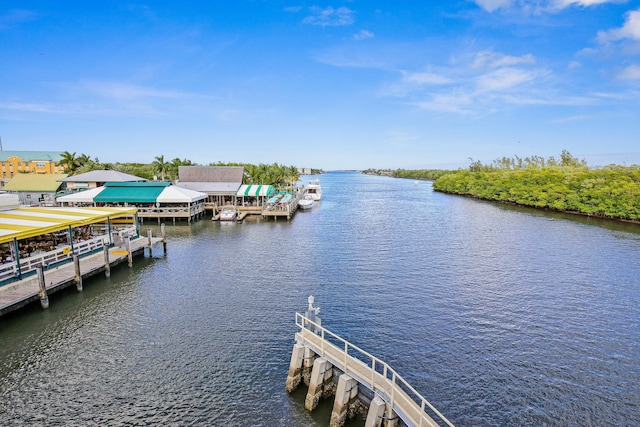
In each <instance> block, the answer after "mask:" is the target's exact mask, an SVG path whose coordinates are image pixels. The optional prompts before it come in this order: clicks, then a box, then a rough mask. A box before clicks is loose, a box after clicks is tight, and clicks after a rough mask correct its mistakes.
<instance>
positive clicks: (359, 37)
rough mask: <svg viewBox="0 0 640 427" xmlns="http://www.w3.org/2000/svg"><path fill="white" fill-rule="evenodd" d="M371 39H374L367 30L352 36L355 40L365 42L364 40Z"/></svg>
mask: <svg viewBox="0 0 640 427" xmlns="http://www.w3.org/2000/svg"><path fill="white" fill-rule="evenodd" d="M373 37H374V35H373V33H372V32H371V31H367V30H360V31H358V33H357V34H356V35H354V36H353V38H354V39H356V40H366V39H371V38H373Z"/></svg>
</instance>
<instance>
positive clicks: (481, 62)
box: [471, 51, 536, 68]
mask: <svg viewBox="0 0 640 427" xmlns="http://www.w3.org/2000/svg"><path fill="white" fill-rule="evenodd" d="M535 62H536V60H535V58H534V57H533V55H531V54H527V55H522V56H510V55H502V54H499V53H495V52H492V51H484V52H480V53H478V54H477V55H476V58H475V60H474V61H473V64H472V65H471V66H472V67H474V68H498V67H509V66H513V65H518V64H533V63H535Z"/></svg>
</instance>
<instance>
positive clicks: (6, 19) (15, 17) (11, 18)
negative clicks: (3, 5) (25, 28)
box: [0, 9, 38, 30]
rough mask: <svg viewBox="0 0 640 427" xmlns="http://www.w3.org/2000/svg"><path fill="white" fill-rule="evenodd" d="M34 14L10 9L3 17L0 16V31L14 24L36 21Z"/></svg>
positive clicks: (23, 10)
mask: <svg viewBox="0 0 640 427" xmlns="http://www.w3.org/2000/svg"><path fill="white" fill-rule="evenodd" d="M37 17H38V16H37V15H36V13H34V12H32V11H30V10H25V9H12V10H9V11H8V12H7V13H5V14H4V15H0V30H1V29H5V28H9V27H11V26H13V25H16V24H21V23H23V22H29V21H33V20H35V19H37Z"/></svg>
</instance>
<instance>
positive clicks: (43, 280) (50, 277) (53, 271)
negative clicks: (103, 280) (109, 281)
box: [0, 224, 166, 316]
mask: <svg viewBox="0 0 640 427" xmlns="http://www.w3.org/2000/svg"><path fill="white" fill-rule="evenodd" d="M163 225H164V224H163ZM159 242H162V243H163V250H164V252H165V253H166V238H163V237H152V236H151V234H149V235H148V236H147V237H141V236H139V237H137V238H134V239H129V238H127V239H126V241H125V242H123V244H122V247H120V246H117V245H116V246H112V247H109V246H108V245H101V247H100V248H97V249H96V250H94V251H93V252H91V253H89V254H86V255H84V256H82V257H80V256H79V255H78V254H77V253H72V254H69V256H68V258H67V261H66V262H64V263H56V264H51V265H50V266H49V267H44V266H43V264H42V263H41V264H39V265H38V266H36V268H35V270H33V271H31V272H30V273H29V274H25V275H24V277H23V278H22V279H16V280H14V281H11V282H10V283H7V284H5V285H3V286H0V316H4V315H5V314H7V313H10V312H12V311H15V310H18V309H19V308H21V307H24V306H26V305H27V304H30V303H32V302H34V301H38V300H40V304H41V306H42V308H48V306H49V298H48V295H50V294H52V293H54V292H57V291H60V290H62V289H65V288H67V287H69V286H71V285H75V286H76V289H77V290H78V291H79V292H80V291H82V286H83V285H82V281H83V280H84V279H86V278H88V277H91V276H94V275H96V274H98V273H101V272H105V275H106V276H107V277H108V276H109V275H110V274H111V268H112V267H114V266H116V265H118V264H121V263H123V262H125V261H126V262H128V264H129V267H132V266H133V258H134V257H135V256H138V255H142V254H144V251H145V249H147V250H148V251H149V253H150V254H152V251H153V246H154V245H155V244H157V243H159Z"/></svg>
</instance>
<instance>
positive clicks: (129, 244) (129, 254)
mask: <svg viewBox="0 0 640 427" xmlns="http://www.w3.org/2000/svg"><path fill="white" fill-rule="evenodd" d="M126 245H127V258H128V261H129V267H133V254H132V253H131V236H127V237H126Z"/></svg>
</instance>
